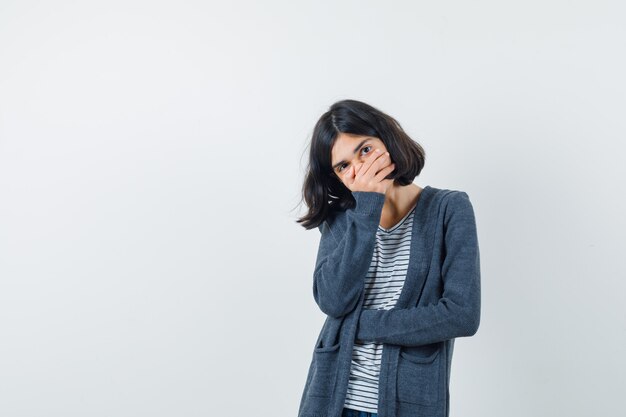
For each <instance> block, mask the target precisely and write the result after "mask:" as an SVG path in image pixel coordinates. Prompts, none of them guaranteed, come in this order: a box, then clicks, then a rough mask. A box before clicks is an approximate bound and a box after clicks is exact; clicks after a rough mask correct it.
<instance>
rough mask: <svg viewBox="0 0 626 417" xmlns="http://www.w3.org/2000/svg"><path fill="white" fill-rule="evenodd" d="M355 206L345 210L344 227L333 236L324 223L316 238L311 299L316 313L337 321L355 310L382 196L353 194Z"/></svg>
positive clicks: (374, 241)
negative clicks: (314, 303) (321, 312)
mask: <svg viewBox="0 0 626 417" xmlns="http://www.w3.org/2000/svg"><path fill="white" fill-rule="evenodd" d="M352 195H353V196H354V199H355V200H356V207H354V209H351V210H347V211H346V216H347V227H346V231H345V233H344V234H343V236H341V238H340V237H339V236H334V235H333V232H332V230H331V229H330V227H329V226H328V223H327V222H323V223H322V224H321V225H320V226H319V230H320V232H321V233H322V236H321V238H320V244H319V249H318V252H317V260H316V261H315V271H314V273H313V298H314V299H315V302H316V303H317V305H318V306H319V308H320V310H322V311H323V312H324V313H326V314H327V315H328V316H330V317H334V318H339V317H341V316H344V315H345V314H347V313H349V312H350V311H352V309H354V308H355V307H356V303H357V301H358V300H359V296H360V295H361V292H362V291H363V287H364V284H365V275H366V274H367V271H368V270H369V267H370V264H371V262H372V254H373V252H374V245H375V244H376V229H377V228H378V223H379V221H380V215H381V210H382V207H383V204H384V203H385V195H384V194H382V193H378V192H373V191H354V192H353V193H352Z"/></svg>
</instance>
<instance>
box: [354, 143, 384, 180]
mask: <svg viewBox="0 0 626 417" xmlns="http://www.w3.org/2000/svg"><path fill="white" fill-rule="evenodd" d="M384 155H385V153H384V152H383V151H382V149H374V150H372V151H371V152H370V153H368V154H367V156H368V157H367V158H365V162H364V163H363V165H362V166H361V169H360V171H359V174H360V175H368V174H369V172H370V170H371V168H372V166H374V164H376V163H377V161H380V160H381V158H382V157H383V156H384ZM383 160H384V158H383ZM379 168H380V162H378V165H376V167H375V169H374V171H373V172H374V173H375V172H376V171H378V169H379ZM372 176H374V174H372Z"/></svg>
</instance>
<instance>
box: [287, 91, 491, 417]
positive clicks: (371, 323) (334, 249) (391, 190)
mask: <svg viewBox="0 0 626 417" xmlns="http://www.w3.org/2000/svg"><path fill="white" fill-rule="evenodd" d="M424 161H425V152H424V150H423V148H422V147H421V146H420V145H419V144H418V143H416V142H415V141H413V140H412V139H411V138H410V137H409V136H408V135H407V134H406V133H405V132H404V131H403V129H402V127H401V126H400V124H399V123H398V122H397V121H396V120H395V119H394V118H392V117H391V116H389V115H386V114H384V113H382V112H381V111H379V110H378V109H376V108H374V107H372V106H370V105H368V104H366V103H363V102H359V101H356V100H343V101H339V102H337V103H335V104H333V105H332V106H331V108H330V110H329V111H328V112H326V113H325V114H323V115H322V117H321V118H320V119H319V121H318V122H317V124H316V126H315V129H314V132H313V138H312V142H311V149H310V159H309V169H308V172H307V174H306V178H305V182H304V186H303V198H304V200H305V201H306V203H307V205H308V207H309V212H308V213H307V214H306V215H305V216H303V217H302V218H300V219H299V220H298V222H300V223H302V225H303V227H305V228H307V229H312V228H314V227H316V228H318V230H319V231H320V233H321V238H320V244H319V248H318V253H317V260H316V264H315V269H314V273H313V297H314V299H315V302H316V303H317V305H318V306H319V308H320V310H321V311H322V312H323V313H325V314H326V316H327V317H326V321H325V322H324V326H323V327H322V330H321V331H320V334H319V336H318V339H317V341H316V344H315V347H314V349H313V355H312V358H311V364H310V366H309V372H308V375H307V379H306V383H305V387H304V391H303V393H302V398H301V402H300V408H299V413H298V416H299V417H307V416H308V417H321V416H324V417H378V415H379V414H380V417H405V416H406V417H408V416H411V417H416V416H420V415H424V416H442V417H443V416H448V415H449V414H448V413H449V380H450V369H451V359H452V351H453V346H454V339H455V338H456V337H463V336H471V335H474V334H475V333H476V331H477V330H478V326H479V321H480V259H479V250H478V238H477V232H476V224H475V217H474V211H473V207H472V204H471V202H470V200H469V196H468V195H467V193H465V192H463V191H458V190H449V189H440V188H435V187H431V186H425V187H423V188H422V187H420V186H418V185H416V184H414V183H413V180H414V179H415V177H417V176H418V175H419V174H420V172H421V170H422V168H423V167H424Z"/></svg>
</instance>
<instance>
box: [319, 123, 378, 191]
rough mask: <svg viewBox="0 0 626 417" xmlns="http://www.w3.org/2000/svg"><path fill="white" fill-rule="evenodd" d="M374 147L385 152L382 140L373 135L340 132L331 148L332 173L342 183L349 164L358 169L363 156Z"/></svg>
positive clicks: (363, 159) (363, 158)
mask: <svg viewBox="0 0 626 417" xmlns="http://www.w3.org/2000/svg"><path fill="white" fill-rule="evenodd" d="M375 149H380V150H381V151H382V152H386V151H387V148H386V147H385V144H384V143H383V141H382V140H380V139H378V138H377V137H375V136H359V135H351V134H347V133H340V134H339V136H337V140H336V141H335V144H334V145H333V148H332V150H331V166H332V167H333V172H334V174H335V175H336V176H337V177H339V180H340V181H341V182H342V183H343V182H344V181H343V176H344V175H345V173H346V172H347V170H348V168H350V166H351V165H354V168H355V169H356V170H357V171H358V169H359V167H360V166H361V164H362V163H363V162H365V156H366V155H367V154H369V153H370V152H372V151H374V150H375Z"/></svg>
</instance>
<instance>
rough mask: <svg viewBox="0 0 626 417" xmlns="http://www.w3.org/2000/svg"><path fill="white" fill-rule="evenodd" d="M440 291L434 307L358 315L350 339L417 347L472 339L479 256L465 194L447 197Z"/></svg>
mask: <svg viewBox="0 0 626 417" xmlns="http://www.w3.org/2000/svg"><path fill="white" fill-rule="evenodd" d="M444 221H445V226H444V227H445V237H444V239H445V242H444V243H445V247H446V255H445V259H444V261H443V265H442V270H441V272H442V276H443V283H444V290H443V295H442V297H441V298H440V299H439V300H438V302H437V303H436V304H432V305H426V306H417V307H411V308H398V309H391V310H369V309H364V310H362V311H361V315H360V317H359V323H358V326H357V334H356V338H357V339H359V340H367V341H376V342H379V343H390V344H396V345H402V346H418V345H425V344H429V343H435V342H439V341H443V340H447V339H452V338H456V337H462V336H472V335H474V334H475V333H476V332H477V330H478V326H479V323H480V254H479V249H478V236H477V232H476V221H475V217H474V210H473V207H472V204H471V202H470V200H469V196H468V195H467V193H465V192H463V191H458V192H457V193H455V194H454V195H452V196H451V199H450V201H449V202H448V207H447V209H446V213H445V220H444Z"/></svg>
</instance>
